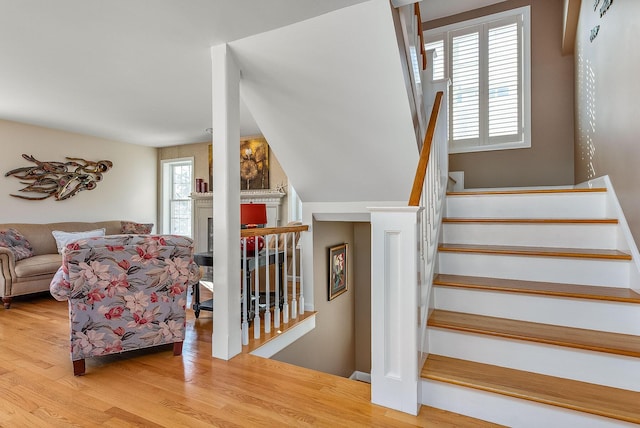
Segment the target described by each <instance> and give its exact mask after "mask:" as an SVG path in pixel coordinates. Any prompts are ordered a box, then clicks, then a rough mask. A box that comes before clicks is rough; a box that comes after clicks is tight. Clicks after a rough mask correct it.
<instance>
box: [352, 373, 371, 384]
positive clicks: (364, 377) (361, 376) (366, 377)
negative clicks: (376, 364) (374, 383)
mask: <svg viewBox="0 0 640 428" xmlns="http://www.w3.org/2000/svg"><path fill="white" fill-rule="evenodd" d="M349 379H351V380H359V381H360V382H366V383H371V375H370V374H369V373H365V372H361V371H358V370H356V371H354V372H353V373H351V376H349Z"/></svg>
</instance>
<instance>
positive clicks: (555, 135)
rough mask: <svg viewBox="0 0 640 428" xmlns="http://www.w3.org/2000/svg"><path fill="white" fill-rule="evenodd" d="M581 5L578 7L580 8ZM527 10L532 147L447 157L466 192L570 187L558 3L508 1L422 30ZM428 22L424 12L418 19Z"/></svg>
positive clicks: (568, 105)
mask: <svg viewBox="0 0 640 428" xmlns="http://www.w3.org/2000/svg"><path fill="white" fill-rule="evenodd" d="M585 3H589V2H588V1H587V2H583V7H585ZM526 5H531V29H532V30H531V63H532V66H531V92H532V96H531V121H532V130H531V140H532V143H531V148H529V149H516V150H501V151H492V152H481V153H464V154H456V155H451V156H450V165H449V169H450V170H451V171H464V173H465V177H464V178H465V187H467V188H474V187H507V186H530V185H556V184H573V180H574V172H573V141H574V132H573V58H572V57H571V56H562V52H561V49H562V28H563V23H562V17H563V2H562V1H561V0H535V1H532V0H508V1H505V2H502V3H498V4H495V5H492V6H488V7H485V8H481V9H477V10H475V11H471V12H466V13H463V14H459V15H455V16H453V17H448V18H442V19H438V20H433V21H430V22H426V23H425V29H430V28H435V27H439V26H442V25H447V24H451V23H453V22H459V21H465V20H467V19H472V18H477V17H479V16H483V15H488V14H491V13H496V12H501V11H503V10H508V9H513V8H516V7H521V6H526ZM422 17H423V19H428V9H427V8H425V11H424V13H423V15H422Z"/></svg>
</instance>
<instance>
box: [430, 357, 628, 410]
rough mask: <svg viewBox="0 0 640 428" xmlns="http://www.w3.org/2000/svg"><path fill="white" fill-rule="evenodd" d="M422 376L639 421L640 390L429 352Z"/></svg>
mask: <svg viewBox="0 0 640 428" xmlns="http://www.w3.org/2000/svg"><path fill="white" fill-rule="evenodd" d="M422 377H423V378H426V379H431V380H436V381H440V382H446V383H452V384H455V385H460V386H464V387H470V388H476V389H481V390H483V391H489V392H494V393H498V394H502V395H507V396H510V397H516V398H522V399H526V400H532V401H536V402H539V403H543V404H551V405H555V406H560V407H564V408H567V409H572V410H578V411H581V412H586V413H591V414H595V415H600V416H605V417H610V418H615V419H619V420H623V421H627V422H633V423H640V406H639V405H638V403H640V393H639V392H632V391H626V390H622V389H617V388H610V387H606V386H602V385H594V384H591V383H585V382H579V381H575V380H569V379H561V378H557V377H553V376H546V375H541V374H537V373H531V372H524V371H519V370H514V369H508V368H504V367H498V366H492V365H487V364H481V363H476V362H471V361H465V360H459V359H455V358H449V357H443V356H440V355H433V354H432V355H429V358H427V361H426V363H425V365H424V367H423V369H422Z"/></svg>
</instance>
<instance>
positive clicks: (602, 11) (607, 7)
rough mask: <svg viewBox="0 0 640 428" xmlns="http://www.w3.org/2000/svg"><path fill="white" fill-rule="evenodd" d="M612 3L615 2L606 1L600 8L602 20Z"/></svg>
mask: <svg viewBox="0 0 640 428" xmlns="http://www.w3.org/2000/svg"><path fill="white" fill-rule="evenodd" d="M612 3H613V0H604V2H603V3H602V7H601V8H600V18H602V17H603V16H604V14H605V13H607V11H608V10H609V8H610V7H611V4H612Z"/></svg>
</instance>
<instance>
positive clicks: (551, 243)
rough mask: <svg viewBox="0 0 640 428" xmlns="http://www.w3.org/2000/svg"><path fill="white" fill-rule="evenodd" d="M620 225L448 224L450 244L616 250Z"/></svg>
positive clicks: (444, 239) (444, 237)
mask: <svg viewBox="0 0 640 428" xmlns="http://www.w3.org/2000/svg"><path fill="white" fill-rule="evenodd" d="M617 226H618V225H617V224H522V223H520V224H499V223H475V224H470V223H444V224H443V225H442V242H446V243H447V244H479V245H522V246H535V247H556V248H558V247H560V248H562V247H567V248H598V249H616V236H617V235H616V228H617Z"/></svg>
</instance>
